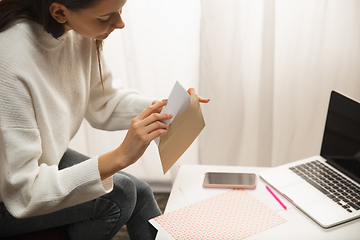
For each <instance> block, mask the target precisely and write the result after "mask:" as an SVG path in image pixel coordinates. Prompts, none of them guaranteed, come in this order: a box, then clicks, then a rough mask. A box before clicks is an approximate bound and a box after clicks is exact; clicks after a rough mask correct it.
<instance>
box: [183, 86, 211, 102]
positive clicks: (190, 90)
mask: <svg viewBox="0 0 360 240" xmlns="http://www.w3.org/2000/svg"><path fill="white" fill-rule="evenodd" d="M187 92H188V93H189V94H190V95H191V93H192V92H194V93H195V89H194V88H189V89H188V90H187ZM198 99H199V102H201V103H208V102H210V98H203V97H200V96H198Z"/></svg>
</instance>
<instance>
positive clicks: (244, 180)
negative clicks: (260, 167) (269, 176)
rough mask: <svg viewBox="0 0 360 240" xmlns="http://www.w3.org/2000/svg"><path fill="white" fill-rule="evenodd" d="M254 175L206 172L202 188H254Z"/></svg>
mask: <svg viewBox="0 0 360 240" xmlns="http://www.w3.org/2000/svg"><path fill="white" fill-rule="evenodd" d="M256 180H257V178H256V174H255V173H228V172H207V173H205V178H204V182H203V187H204V188H241V189H255V188H256Z"/></svg>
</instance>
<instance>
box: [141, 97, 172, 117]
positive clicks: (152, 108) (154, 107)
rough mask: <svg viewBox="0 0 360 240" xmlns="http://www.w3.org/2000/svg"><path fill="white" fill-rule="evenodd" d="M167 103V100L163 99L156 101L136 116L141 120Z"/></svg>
mask: <svg viewBox="0 0 360 240" xmlns="http://www.w3.org/2000/svg"><path fill="white" fill-rule="evenodd" d="M166 103H167V100H162V101H154V102H153V104H152V105H151V106H148V107H147V108H145V110H144V111H142V112H141V113H140V114H139V115H138V116H137V117H136V118H139V119H140V120H142V119H145V118H146V117H148V116H150V115H151V114H153V113H155V112H158V111H159V110H160V109H161V108H162V107H164V106H165V104H166Z"/></svg>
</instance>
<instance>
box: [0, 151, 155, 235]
mask: <svg viewBox="0 0 360 240" xmlns="http://www.w3.org/2000/svg"><path fill="white" fill-rule="evenodd" d="M87 159H89V158H88V157H86V156H84V155H82V154H80V153H78V152H75V151H73V150H70V149H69V150H68V151H66V153H65V154H64V156H63V158H62V159H61V162H60V165H59V169H62V168H66V167H70V166H72V165H75V164H77V163H79V162H82V161H85V160H87ZM113 182H114V189H113V191H111V192H110V193H108V194H106V195H104V196H102V197H99V198H97V199H94V200H92V201H89V202H86V203H83V204H79V205H76V206H73V207H70V208H66V209H62V210H60V211H57V212H54V213H50V214H46V215H41V216H36V217H30V218H23V219H17V218H14V217H13V216H11V215H10V214H9V212H8V211H7V210H6V208H5V206H4V204H3V203H2V202H1V203H0V237H5V236H12V235H17V234H23V233H29V232H34V231H40V230H44V229H48V228H53V227H58V226H63V225H67V226H68V227H67V232H68V235H69V237H70V238H71V239H74V240H81V239H87V240H92V239H94V240H102V239H104V240H105V239H111V238H112V237H113V236H114V235H115V234H116V233H117V232H118V231H119V230H120V228H121V227H122V226H123V225H125V224H126V226H127V229H128V232H129V235H130V238H131V239H155V236H156V230H155V228H153V226H152V225H151V224H149V222H148V220H149V219H151V218H153V217H156V216H158V215H160V214H161V211H160V209H159V207H158V205H157V203H156V200H155V198H154V194H153V192H152V190H151V188H150V186H149V185H148V184H147V183H146V182H145V181H143V180H140V179H138V178H136V177H134V176H132V175H130V174H127V173H125V172H118V173H116V174H114V175H113Z"/></svg>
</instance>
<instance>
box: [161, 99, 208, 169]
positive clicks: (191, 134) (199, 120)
mask: <svg viewBox="0 0 360 240" xmlns="http://www.w3.org/2000/svg"><path fill="white" fill-rule="evenodd" d="M204 127H205V121H204V118H203V115H202V111H201V108H200V104H199V99H198V96H197V95H196V94H195V93H194V92H192V93H191V96H190V104H189V106H188V107H187V109H186V110H185V111H183V112H182V113H181V114H179V115H178V116H177V117H176V118H174V120H173V121H172V122H171V124H170V125H169V129H168V132H167V134H166V135H164V136H162V137H161V138H160V144H159V145H158V149H159V155H160V159H161V164H162V167H163V172H164V174H165V173H166V172H167V171H168V170H169V169H170V168H171V167H172V166H173V165H174V164H175V162H176V161H177V160H178V159H179V158H180V157H181V155H182V154H183V153H184V152H185V151H186V150H187V149H188V148H189V147H190V145H191V144H192V143H193V141H194V140H195V139H196V137H197V136H198V135H199V134H200V132H201V131H202V129H203V128H204Z"/></svg>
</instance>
